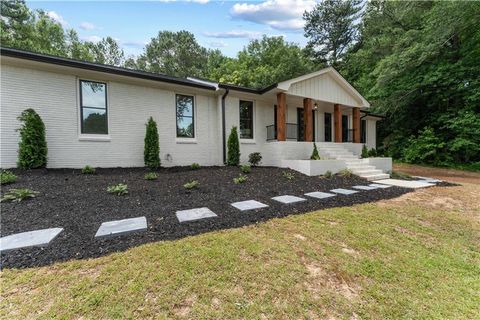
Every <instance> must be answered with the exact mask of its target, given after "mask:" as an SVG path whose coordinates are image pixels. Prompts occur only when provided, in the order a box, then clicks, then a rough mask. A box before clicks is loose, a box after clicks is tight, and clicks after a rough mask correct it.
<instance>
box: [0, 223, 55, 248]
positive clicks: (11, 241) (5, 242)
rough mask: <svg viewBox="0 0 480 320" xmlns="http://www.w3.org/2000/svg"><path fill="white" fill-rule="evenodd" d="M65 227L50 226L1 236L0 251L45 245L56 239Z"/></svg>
mask: <svg viewBox="0 0 480 320" xmlns="http://www.w3.org/2000/svg"><path fill="white" fill-rule="evenodd" d="M62 231H63V228H50V229H41V230H35V231H28V232H22V233H16V234H12V235H9V236H6V237H3V238H0V251H1V252H6V251H10V250H14V249H20V248H26V247H44V246H47V245H49V244H50V242H52V240H53V239H55V238H56V237H57V236H58V235H59V234H60V232H62Z"/></svg>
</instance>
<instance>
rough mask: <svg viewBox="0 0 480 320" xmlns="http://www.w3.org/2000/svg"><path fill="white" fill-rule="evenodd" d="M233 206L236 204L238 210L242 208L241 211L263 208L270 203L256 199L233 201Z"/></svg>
mask: <svg viewBox="0 0 480 320" xmlns="http://www.w3.org/2000/svg"><path fill="white" fill-rule="evenodd" d="M232 206H234V207H235V208H237V209H238V210H241V211H246V210H253V209H261V208H266V207H268V205H266V204H265V203H261V202H258V201H256V200H247V201H240V202H234V203H232Z"/></svg>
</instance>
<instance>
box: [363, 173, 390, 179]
mask: <svg viewBox="0 0 480 320" xmlns="http://www.w3.org/2000/svg"><path fill="white" fill-rule="evenodd" d="M360 177H362V178H364V179H367V180H368V181H375V180H383V179H389V178H390V175H388V174H386V173H382V174H374V175H369V176H360Z"/></svg>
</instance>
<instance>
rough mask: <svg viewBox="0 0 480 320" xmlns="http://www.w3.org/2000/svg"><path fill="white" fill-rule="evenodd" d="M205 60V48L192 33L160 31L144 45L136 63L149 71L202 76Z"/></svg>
mask: <svg viewBox="0 0 480 320" xmlns="http://www.w3.org/2000/svg"><path fill="white" fill-rule="evenodd" d="M207 61H208V52H207V49H205V48H204V47H202V46H200V45H199V44H198V42H197V40H196V39H195V36H194V35H193V34H192V33H190V32H188V31H185V30H182V31H178V32H172V31H160V32H159V33H158V35H157V36H156V37H155V38H152V39H151V40H150V43H148V44H147V45H146V47H145V52H144V53H143V54H142V55H141V56H140V57H139V58H138V60H137V62H136V65H137V66H138V67H139V68H140V69H142V70H146V71H150V72H160V73H165V74H168V75H172V76H177V77H188V76H204V68H205V66H206V65H207Z"/></svg>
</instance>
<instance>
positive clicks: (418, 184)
mask: <svg viewBox="0 0 480 320" xmlns="http://www.w3.org/2000/svg"><path fill="white" fill-rule="evenodd" d="M377 182H378V183H379V184H386V185H388V186H397V187H403V188H413V189H416V188H425V187H431V186H434V185H435V184H434V183H428V182H425V181H424V180H421V181H415V180H399V179H384V180H379V181H377Z"/></svg>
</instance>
